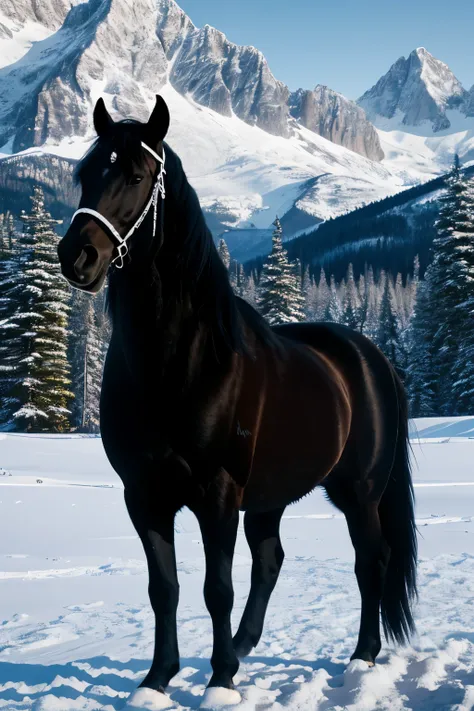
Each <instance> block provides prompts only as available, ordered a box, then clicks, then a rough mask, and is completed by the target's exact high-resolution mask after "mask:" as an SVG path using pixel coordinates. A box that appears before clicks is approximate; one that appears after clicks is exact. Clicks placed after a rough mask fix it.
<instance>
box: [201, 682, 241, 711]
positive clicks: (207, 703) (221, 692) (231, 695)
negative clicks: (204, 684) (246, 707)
mask: <svg viewBox="0 0 474 711" xmlns="http://www.w3.org/2000/svg"><path fill="white" fill-rule="evenodd" d="M241 701H242V697H241V695H240V694H239V692H238V691H236V690H235V689H224V688H222V687H220V686H211V687H210V688H209V689H206V691H205V692H204V696H203V698H202V701H201V705H200V707H199V708H200V709H202V710H203V711H204V709H205V711H221V709H227V708H229V706H237V704H240V702H241Z"/></svg>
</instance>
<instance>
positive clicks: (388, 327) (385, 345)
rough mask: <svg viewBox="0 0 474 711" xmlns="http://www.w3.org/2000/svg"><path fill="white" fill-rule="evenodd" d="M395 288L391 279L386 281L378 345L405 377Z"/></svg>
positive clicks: (377, 339)
mask: <svg viewBox="0 0 474 711" xmlns="http://www.w3.org/2000/svg"><path fill="white" fill-rule="evenodd" d="M394 301H395V297H394V288H393V285H392V283H391V279H390V278H387V279H386V280H385V289H384V292H383V296H382V304H381V309H380V322H379V327H378V331H377V338H376V343H377V345H378V347H379V348H380V349H381V350H382V351H383V353H385V355H386V356H387V358H388V359H389V361H390V362H391V364H392V365H393V366H394V368H395V369H396V370H397V372H398V373H399V375H402V376H403V362H402V358H401V354H400V332H399V326H398V321H397V317H396V312H395V304H394Z"/></svg>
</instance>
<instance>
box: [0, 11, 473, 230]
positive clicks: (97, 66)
mask: <svg viewBox="0 0 474 711" xmlns="http://www.w3.org/2000/svg"><path fill="white" fill-rule="evenodd" d="M415 55H416V60H415ZM0 58H1V59H0V66H1V65H3V66H2V67H1V68H0V146H2V148H0V160H1V159H2V155H3V161H10V162H9V163H8V186H7V187H8V190H9V192H8V196H11V195H12V191H15V190H17V189H18V190H19V191H20V192H21V191H22V190H23V191H27V190H29V184H28V183H25V182H22V181H21V180H20V177H21V174H25V173H26V174H28V175H33V174H38V169H39V166H38V156H39V155H45V154H53V155H57V156H62V157H64V158H66V159H68V160H76V159H78V158H79V157H80V156H81V155H82V154H83V153H84V152H85V150H86V149H87V148H88V146H89V145H90V141H91V140H92V139H93V138H94V131H93V127H92V108H93V106H94V104H95V102H96V100H97V98H98V97H99V96H103V97H104V98H105V101H106V103H107V105H108V107H109V110H110V111H111V113H112V114H113V116H114V118H115V119H120V118H124V117H134V118H138V119H141V120H143V119H145V118H146V117H147V116H148V113H149V111H150V109H151V107H152V106H153V104H154V100H155V94H156V93H157V92H159V93H161V94H162V95H163V96H164V98H165V100H166V101H167V102H168V104H169V106H170V110H171V117H172V124H171V131H170V134H169V137H168V138H169V142H170V144H171V145H172V146H173V147H174V148H175V149H176V150H177V151H178V153H179V154H180V156H181V157H182V159H183V163H184V166H185V169H186V171H187V173H188V175H189V177H190V180H191V182H192V183H193V184H194V185H195V187H196V189H197V191H198V193H199V196H200V198H201V200H202V202H203V206H204V208H205V210H206V214H207V215H208V216H209V219H210V220H212V221H213V225H214V228H213V231H214V233H215V234H217V233H218V232H219V231H221V230H225V229H226V228H232V229H248V228H251V229H264V230H265V229H267V228H268V227H269V226H270V225H271V223H272V222H273V219H274V216H275V214H276V213H278V215H279V216H280V217H281V218H286V219H284V220H283V224H284V225H285V232H286V236H287V237H291V236H294V235H296V234H298V233H301V231H302V230H303V229H306V228H308V227H309V226H311V225H314V224H317V223H318V222H319V221H321V220H325V219H328V218H330V217H334V216H337V215H340V214H343V213H345V212H347V211H348V210H351V209H354V208H355V207H358V206H360V205H361V204H364V203H366V202H368V201H372V200H377V199H380V198H382V197H385V196H387V195H391V194H394V193H396V192H399V191H400V190H403V189H404V188H406V187H409V186H411V185H413V184H416V183H417V182H419V181H420V180H426V179H428V178H430V177H432V176H434V175H435V174H437V173H439V172H441V171H444V170H446V168H447V166H448V165H449V163H450V162H451V161H452V153H453V150H454V149H456V150H459V152H460V153H461V156H462V157H464V158H465V159H470V158H471V155H472V159H474V132H470V130H464V132H463V133H462V134H460V135H459V136H458V134H456V137H455V139H453V137H452V130H448V129H444V130H443V131H441V130H439V131H437V133H436V134H433V130H432V127H431V123H430V124H429V128H430V131H429V133H430V137H428V138H426V137H423V138H420V137H419V136H415V135H413V131H415V129H413V128H412V127H410V126H408V125H402V127H401V131H400V126H399V125H398V124H397V132H394V130H393V129H392V127H387V126H384V124H383V122H389V123H390V122H391V121H393V120H398V119H396V117H399V116H400V112H401V110H402V107H404V108H405V114H406V116H407V121H408V120H415V119H416V120H420V121H424V119H423V117H424V116H429V117H431V120H432V121H433V122H434V123H433V125H435V124H436V126H437V127H439V126H441V125H442V123H443V121H445V119H446V120H449V119H448V117H447V114H448V113H450V115H451V113H452V112H453V111H454V109H452V108H450V109H449V110H448V108H447V107H453V106H455V105H456V106H458V109H457V110H456V111H457V114H459V111H460V110H461V109H462V110H463V111H464V113H463V114H462V120H463V121H465V122H466V121H470V122H471V123H472V128H473V129H474V121H473V119H472V118H468V117H470V116H474V88H473V89H472V90H471V92H467V91H465V90H464V89H462V87H460V85H459V82H457V80H455V78H454V77H453V75H452V74H451V73H450V72H449V70H448V69H447V67H446V66H445V65H443V64H442V63H441V62H438V61H437V60H435V59H434V58H432V57H431V55H428V53H427V52H426V50H423V51H421V50H418V51H417V52H416V53H412V55H410V59H409V60H403V62H402V60H399V62H398V63H397V65H396V66H398V69H397V70H396V71H395V70H394V68H392V70H390V72H389V74H388V75H387V76H386V77H384V78H383V79H382V80H380V82H378V84H377V85H376V87H374V89H373V90H371V91H370V92H368V93H367V94H366V95H364V96H365V97H368V95H369V94H370V95H371V99H370V101H369V98H370V97H369V98H367V108H368V109H369V110H370V111H371V112H372V113H371V117H373V119H374V121H375V123H376V125H377V130H376V129H375V128H374V127H373V125H372V124H371V123H370V122H369V120H368V119H367V117H366V115H365V113H364V110H363V108H361V107H359V106H357V104H355V103H354V102H352V101H349V100H348V99H346V98H345V97H343V96H342V95H340V94H337V93H336V92H333V91H332V90H331V89H328V88H327V87H323V86H320V85H318V86H316V88H315V89H314V90H313V91H306V90H303V89H301V90H298V91H297V92H293V93H290V91H289V89H288V88H287V87H286V86H285V85H284V84H283V83H282V82H280V81H278V80H277V79H276V78H275V77H274V76H273V74H272V72H271V71H270V68H269V66H268V64H267V62H266V60H265V57H264V56H263V55H262V54H261V52H259V51H258V50H257V49H255V48H253V47H241V46H238V45H235V44H233V43H232V42H230V41H228V40H227V38H226V37H225V35H223V34H222V33H221V32H219V31H218V30H216V29H214V28H212V27H210V26H209V25H206V26H205V27H203V28H201V29H199V28H197V27H196V26H195V25H194V24H193V23H192V21H191V19H190V18H189V17H188V16H187V15H186V14H185V13H184V12H183V11H182V10H181V9H180V7H179V6H178V5H177V4H176V2H175V1H174V0H133V1H132V0H85V1H84V0H42V2H41V3H38V2H37V1H36V0H18V1H16V0H0ZM407 63H408V64H409V65H410V66H409V68H408V69H407V67H406V66H405V65H406V64H407ZM421 65H423V69H420V67H421ZM417 66H418V69H417V68H416V67H417ZM418 70H419V71H418ZM428 79H429V81H428ZM397 82H398V83H397ZM402 85H403V86H402ZM409 87H411V88H412V90H411V91H409ZM433 87H435V89H436V91H437V92H438V93H437V94H436V96H435V98H433V97H432V96H431V94H430V93H429V92H430V91H431V93H433V94H434V93H435V89H434V88H433ZM443 91H444V92H445V94H446V97H447V98H446V97H445V98H443V96H444V94H443ZM397 92H398V93H397ZM410 97H411V98H410ZM429 97H431V98H429ZM435 99H436V100H435ZM364 100H365V99H364ZM410 101H412V103H413V105H411V104H410ZM415 104H416V105H417V107H415ZM443 107H444V108H443ZM443 111H444V112H445V113H444V114H443V115H442V112H443ZM436 112H438V113H436ZM389 114H390V116H394V117H395V119H394V118H387V116H388V115H389ZM405 114H402V116H405ZM413 117H414V118H413ZM384 128H385V130H383V129H384ZM418 129H419V127H418V128H417V129H416V130H418ZM423 130H424V129H423ZM408 131H410V133H408ZM430 141H431V143H430ZM433 141H437V143H433ZM12 154H21V158H22V160H21V162H20V163H18V164H16V163H11V156H12ZM29 162H30V164H29ZM43 164H44V165H47V164H48V165H50V166H51V170H53V168H52V166H53V165H54V161H46V162H44V161H43V163H42V165H43ZM15 166H18V170H19V171H21V173H18V176H16V175H15V169H16V168H15ZM62 172H63V173H65V174H67V180H66V184H65V185H62V186H61V188H59V186H58V192H60V193H61V195H63V196H64V199H63V197H61V199H60V202H61V203H62V204H63V205H66V206H67V205H69V200H70V197H69V196H72V195H74V191H73V187H72V184H71V182H70V176H69V173H68V171H67V170H66V169H65V168H62ZM39 173H40V174H41V175H42V176H43V177H44V181H43V182H44V185H45V187H47V188H48V189H50V188H51V186H52V185H54V181H55V180H56V182H57V181H58V180H59V179H60V178H59V173H58V174H57V175H56V174H55V173H54V172H53V173H52V174H51V175H50V176H46V175H43V173H44V171H43V169H42V167H41V168H40V169H39ZM0 189H3V187H2V186H1V185H0ZM8 196H7V197H2V196H0V198H1V199H0V202H3V203H4V202H5V201H6V200H7V198H8ZM74 199H75V198H74ZM20 202H21V201H20Z"/></svg>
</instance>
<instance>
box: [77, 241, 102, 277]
mask: <svg viewBox="0 0 474 711" xmlns="http://www.w3.org/2000/svg"><path fill="white" fill-rule="evenodd" d="M98 259H99V253H98V252H97V250H96V248H95V247H93V246H92V245H91V244H88V245H86V246H85V247H83V248H82V251H81V253H80V255H79V257H78V258H77V259H76V261H75V263H74V271H75V273H76V275H77V277H78V279H79V280H80V281H84V280H85V279H86V277H87V272H88V271H89V270H90V268H91V267H93V266H94V264H96V262H97V261H98Z"/></svg>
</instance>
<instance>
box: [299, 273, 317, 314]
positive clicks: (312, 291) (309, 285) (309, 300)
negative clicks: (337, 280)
mask: <svg viewBox="0 0 474 711" xmlns="http://www.w3.org/2000/svg"><path fill="white" fill-rule="evenodd" d="M301 290H302V293H303V298H304V313H305V318H306V320H307V321H315V320H316V310H317V300H318V289H317V287H316V284H315V283H314V279H313V277H312V276H311V275H310V273H309V267H308V266H307V267H306V269H305V270H304V272H303V278H302V283H301Z"/></svg>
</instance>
